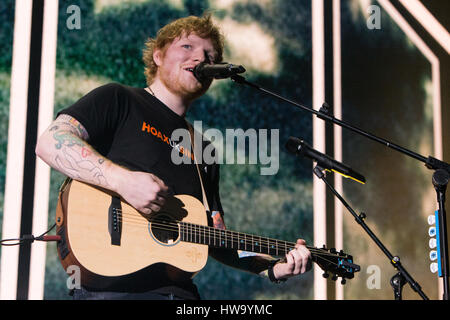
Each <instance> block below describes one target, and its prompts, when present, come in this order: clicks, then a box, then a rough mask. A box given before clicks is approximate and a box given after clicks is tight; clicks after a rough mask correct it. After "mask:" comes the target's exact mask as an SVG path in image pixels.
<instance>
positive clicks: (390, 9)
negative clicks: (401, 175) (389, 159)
mask: <svg viewBox="0 0 450 320" xmlns="http://www.w3.org/2000/svg"><path fill="white" fill-rule="evenodd" d="M378 2H379V3H380V4H381V6H382V7H383V8H384V10H386V12H387V13H388V14H389V15H390V16H391V18H392V19H393V20H394V21H395V22H396V23H397V25H398V26H399V27H400V29H402V30H403V32H405V34H406V35H407V36H408V38H409V39H410V40H411V41H412V42H413V43H414V45H415V46H416V47H417V48H418V49H419V50H420V52H422V54H423V55H424V56H425V57H426V58H427V59H428V61H430V63H431V74H432V75H431V81H432V85H433V134H434V156H435V157H436V158H437V159H440V160H442V157H443V146H442V127H441V126H442V113H441V83H440V82H441V81H440V80H441V79H440V78H441V76H440V64H439V59H438V57H437V56H436V55H435V54H434V53H433V52H432V51H431V49H430V48H429V47H428V46H427V45H426V44H425V42H424V41H423V40H422V39H421V38H420V37H419V35H418V34H417V33H416V32H415V31H414V29H413V28H412V27H411V26H410V25H409V24H408V22H407V21H406V20H405V19H404V18H403V17H402V16H401V15H400V13H399V12H398V11H397V10H396V9H395V7H394V6H393V5H392V4H391V3H390V2H389V1H388V0H378ZM438 287H439V296H440V298H441V299H442V292H443V289H442V288H443V286H442V278H439V280H438Z"/></svg>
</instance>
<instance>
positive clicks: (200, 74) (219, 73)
mask: <svg viewBox="0 0 450 320" xmlns="http://www.w3.org/2000/svg"><path fill="white" fill-rule="evenodd" d="M243 72H245V68H244V67H243V66H238V65H234V64H230V63H228V62H222V63H218V64H207V63H204V62H202V63H199V64H198V65H196V66H195V68H194V71H193V73H194V76H195V77H196V78H197V79H198V80H199V81H203V80H206V79H211V78H214V79H225V78H229V77H231V76H234V75H236V74H238V73H243Z"/></svg>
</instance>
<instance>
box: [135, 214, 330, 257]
mask: <svg viewBox="0 0 450 320" xmlns="http://www.w3.org/2000/svg"><path fill="white" fill-rule="evenodd" d="M142 220H143V218H141V219H140V221H137V220H134V221H133V222H135V223H138V224H141V225H143V226H145V227H148V222H149V221H147V220H146V222H143V221H142ZM159 221H160V222H164V223H162V224H158V223H157V222H158V220H157V219H154V220H151V221H150V222H152V224H153V225H154V226H157V227H160V228H159V229H161V230H167V231H172V232H178V223H170V222H167V221H164V220H159ZM181 223H183V224H184V225H185V228H189V227H188V226H187V224H186V223H185V222H181ZM189 225H191V226H192V227H193V229H195V228H198V230H191V231H190V232H191V233H192V232H195V234H194V236H198V237H201V236H203V237H205V234H206V230H205V229H208V230H209V231H208V234H209V235H210V233H211V232H210V231H211V230H212V232H213V234H212V236H213V237H215V238H216V237H217V236H219V237H220V238H221V237H222V236H223V237H224V238H225V239H224V240H227V241H228V240H230V241H235V240H236V239H237V241H236V242H239V240H247V239H240V235H242V236H243V238H246V237H248V238H252V239H255V238H260V241H259V242H258V243H261V244H263V245H267V246H268V247H272V246H273V245H277V246H279V245H280V244H283V243H284V242H286V244H285V245H284V247H287V246H288V247H290V248H291V247H295V244H294V243H292V242H287V241H284V240H276V239H270V238H267V239H263V238H264V237H260V236H255V235H249V234H244V233H239V232H234V231H229V230H221V229H217V228H213V227H209V226H204V225H195V224H189ZM162 227H164V228H165V229H164V228H162ZM200 228H203V229H204V230H200ZM184 232H189V230H187V231H184ZM201 233H203V235H202V234H201ZM227 233H228V234H230V233H231V235H227ZM233 233H236V234H237V235H236V236H235V235H233ZM191 236H192V235H191ZM254 242H255V241H254ZM307 248H308V249H310V251H311V250H312V251H315V252H319V253H321V254H325V253H324V252H323V250H321V249H318V248H315V247H308V246H307ZM273 249H275V248H273ZM328 254H329V255H330V256H335V254H333V253H328Z"/></svg>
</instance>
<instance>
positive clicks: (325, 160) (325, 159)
mask: <svg viewBox="0 0 450 320" xmlns="http://www.w3.org/2000/svg"><path fill="white" fill-rule="evenodd" d="M286 149H287V150H288V151H289V152H290V153H292V154H295V155H297V156H303V157H307V158H310V159H312V160H313V161H315V162H317V164H318V165H319V166H321V167H322V168H324V169H325V170H331V171H334V172H337V173H339V174H341V175H343V176H344V177H346V178H350V179H353V180H355V181H357V182H359V183H362V184H364V183H366V178H364V176H363V175H361V174H359V173H358V172H355V171H353V170H352V169H351V168H350V167H348V166H346V165H345V164H343V163H340V162H338V161H336V160H334V159H333V158H331V157H329V156H327V155H326V154H323V153H321V152H319V151H317V150H314V149H313V148H312V147H311V146H310V145H308V144H307V143H306V142H305V141H303V140H300V139H299V138H295V137H290V138H289V139H288V141H287V143H286Z"/></svg>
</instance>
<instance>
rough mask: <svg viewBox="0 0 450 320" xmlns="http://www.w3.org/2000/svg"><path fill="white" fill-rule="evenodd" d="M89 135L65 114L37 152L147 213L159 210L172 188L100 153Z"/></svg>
mask: <svg viewBox="0 0 450 320" xmlns="http://www.w3.org/2000/svg"><path fill="white" fill-rule="evenodd" d="M88 140H89V134H88V132H87V131H86V129H85V128H84V127H83V125H82V124H81V123H80V122H79V121H77V120H76V119H75V118H73V117H71V116H69V115H65V114H62V115H60V116H58V118H56V120H55V121H53V123H52V124H51V125H50V126H49V127H48V129H47V130H46V131H45V132H44V133H43V134H42V135H41V136H40V137H39V140H38V142H37V145H36V154H37V155H38V156H39V157H40V158H41V159H42V160H43V161H45V162H46V163H47V164H48V165H49V166H51V167H52V168H54V169H56V170H58V171H60V172H61V173H63V174H65V175H67V176H68V177H70V178H72V179H75V180H79V181H82V182H87V183H90V184H94V185H97V186H99V187H103V188H106V189H109V190H111V191H114V192H116V193H118V194H120V195H121V196H122V197H123V198H124V199H125V200H126V201H127V202H128V203H129V204H131V205H132V206H133V207H135V208H136V209H137V210H138V211H140V212H141V213H144V214H150V213H151V212H154V211H158V210H159V209H160V208H161V206H162V205H163V204H164V202H165V198H166V196H167V195H168V188H167V186H166V185H165V184H164V182H163V181H162V180H161V179H159V178H158V177H156V176H155V175H153V174H150V173H146V172H137V171H130V170H128V169H126V168H123V167H121V166H119V165H117V164H115V163H113V162H112V161H110V160H109V159H107V158H105V157H103V156H102V155H101V154H100V153H98V152H97V151H96V150H95V149H94V148H93V147H92V146H91V145H89V143H88V142H87V141H88Z"/></svg>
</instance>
